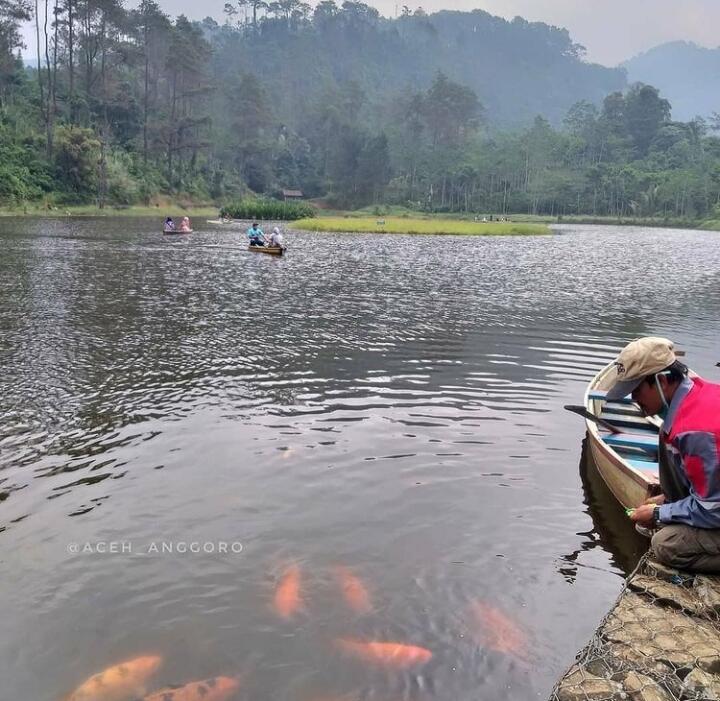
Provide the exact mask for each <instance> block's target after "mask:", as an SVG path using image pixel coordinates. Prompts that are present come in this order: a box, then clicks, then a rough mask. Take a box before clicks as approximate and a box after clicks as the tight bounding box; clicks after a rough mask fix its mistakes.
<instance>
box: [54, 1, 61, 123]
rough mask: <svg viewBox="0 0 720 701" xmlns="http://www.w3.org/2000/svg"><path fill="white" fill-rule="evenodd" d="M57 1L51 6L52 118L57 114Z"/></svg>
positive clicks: (58, 22) (58, 23)
mask: <svg viewBox="0 0 720 701" xmlns="http://www.w3.org/2000/svg"><path fill="white" fill-rule="evenodd" d="M59 14H60V13H59V8H58V0H55V3H54V6H53V17H54V18H55V26H54V27H53V29H54V30H55V32H54V36H53V70H52V103H53V116H54V115H56V114H57V63H58V61H57V54H58V27H59V25H60V21H59V19H58V17H59Z"/></svg>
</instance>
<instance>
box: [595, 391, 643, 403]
mask: <svg viewBox="0 0 720 701" xmlns="http://www.w3.org/2000/svg"><path fill="white" fill-rule="evenodd" d="M606 396H607V392H606V391H605V390H602V389H591V390H590V391H589V392H588V397H589V398H590V399H599V400H600V401H605V397H606ZM613 403H614V404H634V403H635V402H633V400H632V399H631V398H630V397H622V398H620V399H613Z"/></svg>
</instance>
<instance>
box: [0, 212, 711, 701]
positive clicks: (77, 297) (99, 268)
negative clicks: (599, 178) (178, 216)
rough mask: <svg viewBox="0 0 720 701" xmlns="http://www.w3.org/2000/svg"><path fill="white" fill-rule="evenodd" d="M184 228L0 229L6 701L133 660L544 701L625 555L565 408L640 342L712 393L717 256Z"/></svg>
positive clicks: (341, 684) (354, 691)
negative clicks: (267, 248)
mask: <svg viewBox="0 0 720 701" xmlns="http://www.w3.org/2000/svg"><path fill="white" fill-rule="evenodd" d="M194 224H195V229H196V231H195V233H193V234H192V235H191V236H189V237H185V238H179V237H178V238H169V237H163V236H162V235H160V234H159V232H158V229H159V224H158V222H157V221H146V220H133V219H109V220H100V219H87V220H78V219H71V220H20V219H0V247H1V251H2V255H1V257H0V367H1V368H2V372H1V373H0V416H1V417H2V421H1V422H0V563H1V566H2V578H1V579H0V598H1V600H2V601H3V614H2V636H0V679H2V693H1V694H0V696H2V698H3V699H23V700H28V701H29V700H32V701H55V700H57V699H59V698H61V697H62V696H63V695H64V694H67V693H68V692H70V691H72V689H73V688H75V687H76V686H77V685H79V684H80V683H81V682H82V681H83V680H85V679H86V678H87V677H88V676H90V675H91V674H93V673H95V672H97V671H100V670H102V669H104V668H105V667H107V666H109V665H112V664H115V663H117V662H119V661H122V660H125V659H128V658H133V657H136V656H138V655H142V654H147V653H151V652H152V653H156V654H160V655H162V656H163V658H164V664H163V666H162V668H161V670H160V671H159V672H158V673H157V675H156V676H155V677H154V678H153V680H152V682H151V684H150V685H149V687H148V690H153V689H155V688H158V687H160V686H166V685H173V684H184V683H186V682H189V681H194V680H197V679H202V678H205V677H209V676H212V675H217V674H228V675H233V674H239V673H243V674H244V677H243V693H242V694H241V695H240V696H239V698H242V699H248V700H250V699H273V700H274V701H316V700H317V699H326V700H327V699H337V698H343V699H347V700H350V699H376V700H377V701H397V700H398V699H406V700H408V701H414V700H418V701H421V700H423V701H424V700H429V699H437V700H442V701H463V700H466V699H467V700H468V701H470V700H471V699H472V700H473V701H475V700H476V699H478V698H482V699H493V700H500V699H528V698H533V697H540V698H544V697H546V696H547V694H548V692H549V690H550V688H551V687H552V685H553V683H554V682H555V680H556V678H557V677H558V676H559V675H560V674H561V673H562V672H563V671H564V670H565V668H566V666H567V665H568V664H569V663H570V662H571V660H572V658H573V656H574V654H575V652H576V651H577V650H578V649H579V648H580V647H582V646H583V645H584V644H585V642H586V641H587V639H588V638H589V636H590V635H591V634H592V632H593V630H594V628H595V626H596V625H597V623H598V621H599V619H600V618H601V617H602V616H603V615H604V614H605V612H606V611H607V610H608V608H609V606H610V605H611V603H612V601H613V600H614V598H615V596H616V595H617V594H618V592H619V590H620V587H621V584H622V576H623V574H624V571H625V570H626V569H627V568H628V567H632V565H633V563H634V561H635V560H636V559H637V557H638V555H639V554H640V552H641V550H642V545H643V543H642V542H638V540H637V539H636V538H635V536H634V532H633V531H632V530H631V529H629V528H628V527H627V523H626V522H625V519H624V517H623V514H622V512H620V510H619V508H618V507H617V506H616V505H615V504H614V502H613V501H612V499H610V498H608V496H607V493H606V492H604V491H603V486H602V485H601V484H598V483H597V477H596V476H595V475H594V474H593V472H592V469H589V470H586V469H585V468H586V465H585V455H584V453H583V445H582V441H583V432H584V423H583V421H582V420H581V419H579V418H578V417H576V416H574V415H572V414H569V413H567V412H565V411H563V409H562V407H563V404H566V403H580V402H581V400H582V393H583V391H584V388H585V386H586V383H587V382H588V380H589V379H590V378H591V377H592V375H593V374H594V373H595V372H596V371H597V370H598V369H599V368H600V367H601V366H602V365H604V364H605V363H606V362H607V361H608V360H609V359H611V358H612V357H613V356H614V355H615V353H616V352H617V350H618V348H619V347H620V346H621V345H622V344H624V343H625V342H626V341H628V340H630V339H631V338H633V337H636V336H638V335H645V334H660V335H667V336H669V337H671V338H673V339H674V340H675V341H676V343H677V345H678V346H679V347H681V348H684V349H686V350H687V353H688V355H687V361H688V362H689V364H690V365H691V366H692V367H693V368H694V369H695V370H696V371H698V372H700V373H701V374H703V375H705V376H706V377H708V378H709V379H715V380H718V378H720V369H718V368H716V367H715V363H716V362H717V361H720V348H718V344H717V339H718V337H719V335H720V238H719V237H718V234H716V233H711V232H691V231H666V230H649V229H639V228H638V229H632V228H627V229H618V228H614V227H587V226H569V225H568V226H562V227H559V228H558V229H557V230H556V234H555V235H553V236H549V237H510V238H501V237H481V238H455V237H405V236H379V235H375V236H372V235H367V236H362V235H332V234H310V233H300V232H292V231H291V230H290V231H288V233H287V235H286V241H287V244H288V252H287V255H286V256H285V257H284V258H282V259H276V258H274V257H271V256H265V255H259V254H252V253H249V252H248V251H247V250H246V248H245V246H244V241H243V240H242V236H241V231H240V228H239V227H233V226H223V227H219V226H215V227H213V226H212V225H210V224H207V225H205V224H202V223H200V222H194ZM191 543H198V544H200V547H201V549H202V550H207V552H183V550H184V549H185V547H190V544H191ZM223 543H224V544H225V547H226V548H228V551H227V552H222V549H223ZM184 544H187V545H184ZM193 547H194V546H193ZM104 549H107V550H113V549H115V552H99V551H100V550H104ZM76 550H80V552H75V551H76ZM232 550H235V551H236V552H232ZM292 565H294V566H297V567H298V568H299V572H300V577H301V578H300V587H301V588H300V596H301V599H302V601H301V606H300V607H299V610H297V611H296V612H295V614H294V615H293V616H291V617H289V618H287V619H285V618H283V617H282V616H279V615H278V613H277V611H276V610H274V609H273V597H274V592H275V588H276V585H277V582H278V580H279V579H281V578H282V576H283V573H284V572H285V571H286V570H287V568H288V567H290V566H292ZM338 566H341V567H345V568H348V570H347V571H351V572H352V573H353V574H354V575H355V576H357V577H358V578H359V579H360V580H361V581H362V582H363V583H364V586H365V588H366V590H367V592H368V596H369V599H370V605H371V609H370V610H369V611H365V612H357V611H355V610H353V609H352V608H351V607H350V606H348V605H347V603H346V602H345V601H344V600H343V593H342V591H341V589H342V587H341V586H339V585H338V581H337V579H338V574H337V572H338V570H337V567H338ZM478 612H480V613H478ZM488 626H489V627H494V632H492V631H490V632H488ZM498 626H501V630H499V632H498ZM502 626H504V627H502ZM342 639H344V640H347V639H352V640H357V641H370V640H375V641H394V642H402V643H406V644H412V645H417V646H422V647H424V648H427V649H428V650H430V651H431V652H432V653H433V657H432V659H431V660H430V661H429V662H427V663H426V664H415V665H411V666H409V667H408V668H406V669H395V668H388V667H383V666H377V665H373V664H371V663H369V662H368V661H366V660H363V659H360V658H358V657H357V656H356V655H353V654H352V653H350V654H349V653H348V650H347V646H345V647H343V643H340V642H338V641H339V640H342Z"/></svg>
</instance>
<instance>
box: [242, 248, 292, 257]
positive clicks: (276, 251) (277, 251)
mask: <svg viewBox="0 0 720 701" xmlns="http://www.w3.org/2000/svg"><path fill="white" fill-rule="evenodd" d="M248 251H253V252H255V253H269V254H270V255H272V256H281V255H282V254H283V253H284V252H285V249H284V248H283V247H282V246H248Z"/></svg>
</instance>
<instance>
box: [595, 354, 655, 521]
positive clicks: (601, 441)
mask: <svg viewBox="0 0 720 701" xmlns="http://www.w3.org/2000/svg"><path fill="white" fill-rule="evenodd" d="M614 378H615V367H614V365H613V364H612V363H610V364H609V365H607V366H606V367H604V368H603V369H602V370H601V371H600V372H599V373H598V374H597V375H596V376H595V377H594V378H593V379H592V380H591V382H590V384H589V385H588V388H587V390H586V391H585V402H584V403H585V408H586V409H587V410H588V411H589V412H590V413H591V414H593V415H594V416H598V417H600V418H602V419H605V420H607V421H609V422H610V423H611V424H613V425H614V426H616V427H617V428H619V429H620V430H621V433H618V434H613V433H611V432H610V431H607V430H605V429H604V428H602V427H600V426H598V425H597V424H596V423H595V422H594V421H591V420H590V419H586V420H585V425H586V427H587V435H588V444H589V446H590V451H591V453H592V457H593V460H594V462H595V465H596V467H597V469H598V472H599V473H600V476H601V477H602V478H603V480H604V481H605V484H607V486H608V488H609V489H610V491H611V492H612V493H613V495H614V496H615V498H616V499H617V500H618V501H619V502H620V504H622V506H624V507H625V508H626V509H632V508H635V507H636V506H640V504H643V503H644V502H645V500H646V499H647V498H648V497H651V496H655V495H656V494H658V493H659V491H660V483H659V479H658V453H657V446H658V432H659V429H660V426H661V425H662V421H661V419H660V418H659V417H657V416H645V415H644V414H643V413H642V410H641V409H640V407H639V406H638V405H637V404H635V403H634V402H633V401H632V400H631V399H630V398H629V397H626V398H624V399H623V400H621V401H618V402H606V401H605V398H604V395H605V393H606V391H607V390H608V389H609V387H610V386H611V385H612V383H613V380H614Z"/></svg>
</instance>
